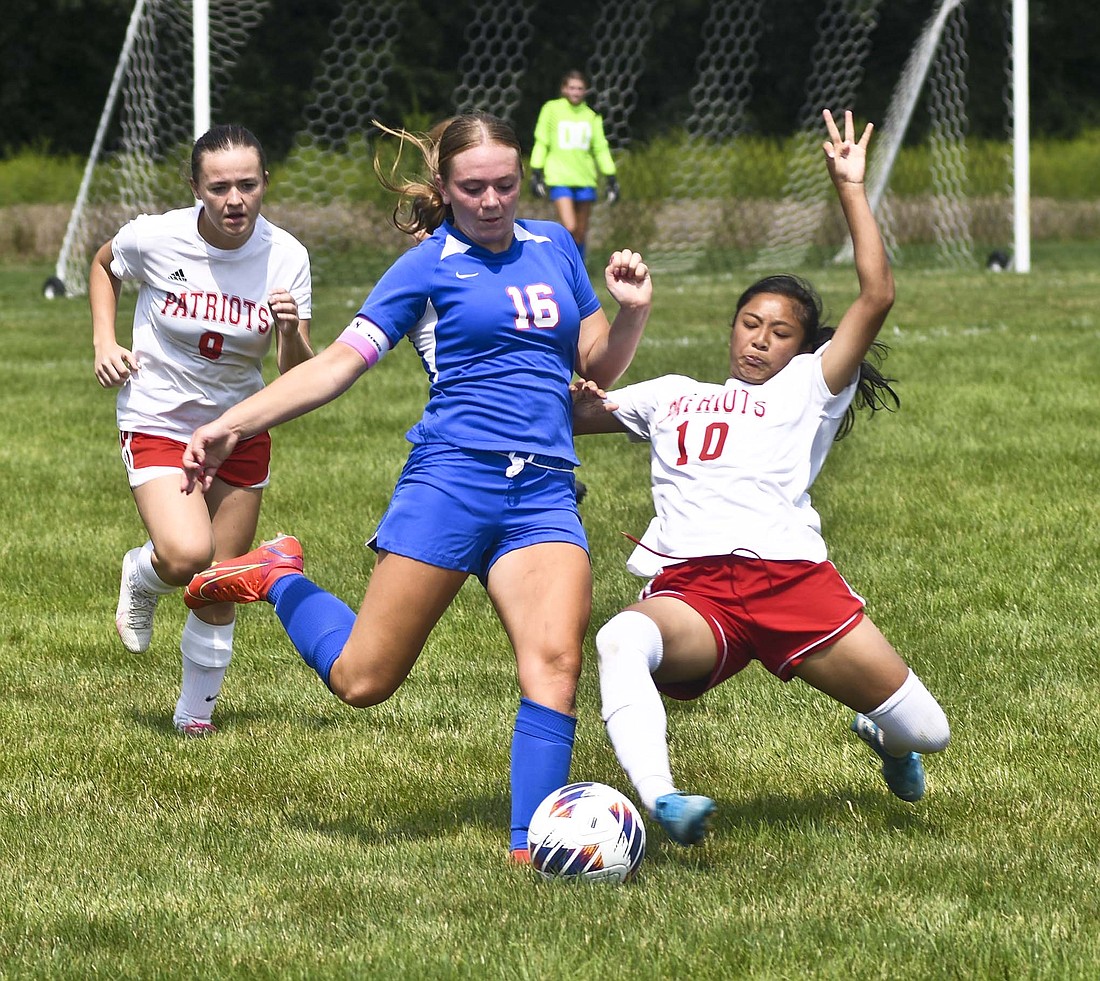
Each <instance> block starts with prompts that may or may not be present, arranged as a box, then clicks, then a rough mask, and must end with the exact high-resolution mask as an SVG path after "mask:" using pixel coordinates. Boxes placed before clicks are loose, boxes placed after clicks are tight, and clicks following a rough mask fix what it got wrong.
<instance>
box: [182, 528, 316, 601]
mask: <svg viewBox="0 0 1100 981" xmlns="http://www.w3.org/2000/svg"><path fill="white" fill-rule="evenodd" d="M301 571H302V544H301V542H299V541H298V539H297V538H295V537H294V536H293V535H279V536H278V537H277V538H273V539H271V541H269V542H261V543H260V546H259V547H258V548H254V549H253V550H252V551H251V552H249V553H248V554H247V555H242V556H240V557H239V558H236V559H225V560H223V561H221V562H215V563H214V564H213V565H212V566H210V568H209V569H204V570H203V571H202V572H200V573H198V575H196V576H195V577H194V578H193V579H192V580H191V581H190V582H189V583H188V584H187V588H186V589H185V590H184V591H183V602H184V603H185V604H186V605H187V607H188V609H191V610H198V609H201V608H202V607H204V606H210V605H211V604H212V603H254V602H255V601H256V600H262V599H267V591H268V590H269V589H270V588H271V587H272V586H273V585H274V584H275V583H276V582H278V580H280V579H282V578H283V576H287V575H290V574H291V573H294V572H298V573H300V572H301Z"/></svg>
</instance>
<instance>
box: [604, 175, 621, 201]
mask: <svg viewBox="0 0 1100 981" xmlns="http://www.w3.org/2000/svg"><path fill="white" fill-rule="evenodd" d="M618 200H619V179H618V178H617V177H616V176H615V175H614V174H609V175H608V178H607V203H608V204H614V203H615V202H616V201H618Z"/></svg>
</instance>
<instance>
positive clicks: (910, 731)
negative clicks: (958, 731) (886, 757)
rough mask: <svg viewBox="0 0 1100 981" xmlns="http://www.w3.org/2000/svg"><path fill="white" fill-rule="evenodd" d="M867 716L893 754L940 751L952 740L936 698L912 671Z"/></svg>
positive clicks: (949, 728) (884, 745) (949, 729)
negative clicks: (880, 731) (877, 728)
mask: <svg viewBox="0 0 1100 981" xmlns="http://www.w3.org/2000/svg"><path fill="white" fill-rule="evenodd" d="M867 718H869V719H870V720H871V721H872V722H874V723H875V725H877V726H878V727H879V729H881V730H882V746H883V749H885V750H886V752H887V753H889V754H890V755H891V756H905V755H906V754H908V753H922V754H923V753H938V752H939V751H940V750H942V749H946V748H947V744H948V743H949V742H950V741H951V727H950V726H949V725H948V724H947V716H946V715H944V714H943V709H942V708H940V703H939V702H937V701H936V700H935V699H934V698H933V697H932V696H931V694H930V693H929V691H928V689H927V688H925V687H924V685H923V683H922V682H921V680H920V678H918V677H917V676H916V675H915V674H913V672H912V671H910V672H909V675H908V676H907V677H906V679H905V681H903V682H902V685H901V687H900V688H899V689H898V690H897V691H896V692H894V694H893V695H891V696H890V697H889V698H888V699H886V701H885V702H883V703H882V704H881V705H880V706H879V707H878V708H877V709H875V710H874V711H873V712H868V713H867Z"/></svg>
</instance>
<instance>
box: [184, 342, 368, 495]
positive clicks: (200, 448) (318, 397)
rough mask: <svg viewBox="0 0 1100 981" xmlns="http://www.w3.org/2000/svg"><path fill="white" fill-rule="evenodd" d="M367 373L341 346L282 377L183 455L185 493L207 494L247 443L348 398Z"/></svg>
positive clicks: (204, 431)
mask: <svg viewBox="0 0 1100 981" xmlns="http://www.w3.org/2000/svg"><path fill="white" fill-rule="evenodd" d="M366 370H367V363H366V361H364V360H363V357H362V355H360V354H359V352H358V351H356V350H355V349H354V348H353V347H350V346H349V345H347V344H342V343H340V342H339V341H337V342H336V343H335V344H333V345H332V346H331V347H328V348H326V349H325V350H324V351H322V352H321V353H320V354H318V355H317V356H316V357H315V358H311V359H310V360H309V361H304V362H302V363H301V364H300V365H298V366H296V367H294V368H291V369H290V371H288V372H287V373H286V374H285V375H280V376H279V377H278V378H276V379H275V380H274V381H273V382H272V383H271V384H270V385H268V386H267V387H266V388H262V389H260V391H258V392H257V393H256V394H255V395H252V396H250V397H249V398H247V399H245V400H244V401H243V402H239V403H237V405H235V406H233V408H231V409H227V410H226V411H225V412H223V413H222V414H221V415H220V416H219V417H218V418H217V419H215V420H214V421H213V422H209V423H207V424H206V425H205V426H201V427H200V428H199V429H196V430H195V432H194V433H193V434H192V435H191V440H190V442H188V444H187V448H186V449H185V450H184V451H183V480H182V483H181V486H180V489H181V490H182V491H183V492H184V493H185V494H190V493H191V492H192V491H194V490H195V489H196V488H199V489H201V490H203V491H206V490H208V489H209V488H210V484H211V483H212V482H213V480H214V475H215V474H216V473H217V470H218V467H220V466H221V465H222V463H224V462H225V459H226V457H228V456H229V454H230V453H232V452H233V448H234V447H235V446H236V445H237V443H239V442H240V441H241V440H242V439H248V438H249V437H250V436H255V435H256V434H257V433H262V432H266V431H267V430H269V429H271V428H272V427H273V426H278V425H279V424H280V423H284V422H288V421H289V420H291V419H297V418H298V416H303V415H305V414H306V413H307V412H310V411H312V410H313V409H316V408H318V407H319V406H322V405H325V404H326V403H328V402H331V401H332V400H333V399H334V398H336V397H337V396H338V395H341V394H342V393H344V392H346V391H347V390H348V389H349V388H350V387H351V386H352V384H353V383H354V382H355V380H356V379H357V378H358V377H359V376H360V375H362V374H363V373H364V372H365V371H366Z"/></svg>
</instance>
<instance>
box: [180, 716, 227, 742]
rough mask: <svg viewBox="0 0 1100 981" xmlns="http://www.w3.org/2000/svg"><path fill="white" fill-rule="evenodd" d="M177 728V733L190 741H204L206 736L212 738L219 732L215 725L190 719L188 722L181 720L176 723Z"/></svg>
mask: <svg viewBox="0 0 1100 981" xmlns="http://www.w3.org/2000/svg"><path fill="white" fill-rule="evenodd" d="M175 726H176V732H178V733H179V734H180V735H181V736H186V737H187V738H188V739H202V738H204V737H205V736H212V735H214V733H215V732H217V731H218V729H217V726H215V725H214V723H212V722H202V721H200V720H198V719H189V720H188V721H187V722H184V721H182V720H181V721H179V722H177V723H175Z"/></svg>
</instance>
